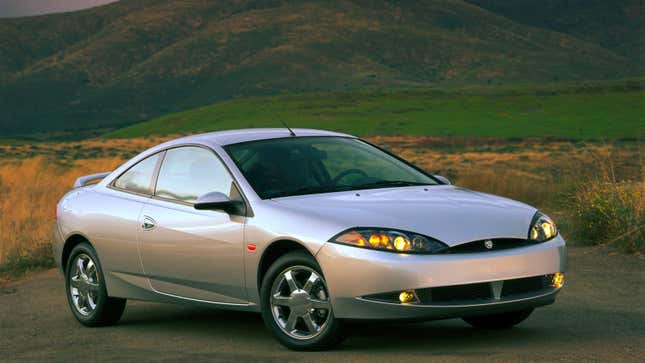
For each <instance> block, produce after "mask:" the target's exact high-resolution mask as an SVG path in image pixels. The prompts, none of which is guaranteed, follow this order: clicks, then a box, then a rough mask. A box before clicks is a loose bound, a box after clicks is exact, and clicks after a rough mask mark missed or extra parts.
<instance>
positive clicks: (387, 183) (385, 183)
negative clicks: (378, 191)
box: [354, 180, 434, 189]
mask: <svg viewBox="0 0 645 363" xmlns="http://www.w3.org/2000/svg"><path fill="white" fill-rule="evenodd" d="M417 185H434V184H430V183H420V182H413V181H406V180H380V181H377V182H373V183H367V184H361V185H355V186H354V189H369V188H380V187H409V186H417Z"/></svg>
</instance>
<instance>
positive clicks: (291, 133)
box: [280, 119, 296, 136]
mask: <svg viewBox="0 0 645 363" xmlns="http://www.w3.org/2000/svg"><path fill="white" fill-rule="evenodd" d="M280 122H281V123H282V125H283V126H284V127H286V128H287V130H289V134H290V135H291V136H296V133H295V132H293V130H292V129H291V128H290V127H289V126H287V123H286V122H284V121H282V119H281V120H280Z"/></svg>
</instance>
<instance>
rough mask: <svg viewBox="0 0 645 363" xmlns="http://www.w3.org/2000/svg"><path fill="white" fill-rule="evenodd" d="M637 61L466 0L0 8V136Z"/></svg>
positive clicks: (568, 74)
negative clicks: (8, 14)
mask: <svg viewBox="0 0 645 363" xmlns="http://www.w3.org/2000/svg"><path fill="white" fill-rule="evenodd" d="M594 29H602V28H601V27H595V28H594ZM637 59H638V58H634V57H632V56H631V54H628V53H626V52H619V51H616V50H615V49H613V48H608V47H605V46H604V45H602V44H596V43H594V42H593V41H589V40H588V39H581V38H579V37H577V36H575V35H570V34H567V33H564V32H555V31H552V30H551V29H546V28H538V27H535V26H532V25H530V24H529V25H527V24H524V23H522V22H520V21H516V20H513V19H511V18H508V17H505V16H503V15H500V14H498V13H496V12H494V11H490V10H486V9H483V8H481V7H478V6H476V5H473V4H471V3H468V2H466V1H462V0H425V1H385V0H381V1H378V0H377V1H373V0H324V1H323V0H298V1H296V0H292V1H289V0H283V1H278V0H270V1H267V0H263V1H260V0H242V1H235V2H231V1H224V0H212V1H203V0H181V1H180V0H122V1H119V2H117V3H113V4H110V5H107V6H103V7H98V8H93V9H88V10H84V11H79V12H74V13H68V14H55V15H47V16H38V17H27V18H18V19H2V20H0V135H2V136H5V137H7V136H11V135H24V134H30V133H34V132H61V131H63V132H64V131H68V132H74V133H77V132H78V131H79V130H93V129H96V128H114V127H117V126H123V125H128V124H132V123H135V122H138V121H143V120H147V119H151V118H153V117H157V116H160V115H163V114H166V113H169V112H177V111H181V110H186V109H190V108H194V107H197V106H203V105H208V104H213V103H215V102H219V101H225V100H231V99H236V98H245V97H255V96H267V95H280V94H297V93H303V92H346V91H353V90H359V89H361V90H364V89H373V90H374V89H391V88H399V87H403V88H410V87H418V86H423V87H428V86H431V85H432V86H437V85H441V86H444V85H450V86H454V85H465V84H480V85H488V84H491V85H499V84H504V85H506V84H511V83H516V82H545V81H546V82H552V81H562V80H584V79H617V78H624V77H633V76H641V75H642V74H643V73H642V71H643V66H642V64H641V63H640V62H638V61H637ZM222 107H226V106H222Z"/></svg>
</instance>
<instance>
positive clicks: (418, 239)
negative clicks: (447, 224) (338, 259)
mask: <svg viewBox="0 0 645 363" xmlns="http://www.w3.org/2000/svg"><path fill="white" fill-rule="evenodd" d="M329 242H335V243H341V244H345V245H350V246H356V247H363V248H371V249H375V250H383V251H391V252H403V253H437V252H440V251H443V250H445V249H447V248H448V246H447V245H446V244H444V243H442V242H439V241H437V240H436V239H433V238H430V237H426V236H422V235H419V234H416V233H411V232H404V231H398V230H391V229H379V228H353V229H350V230H347V231H344V232H342V233H340V234H338V235H336V236H335V237H333V238H332V239H331V240H329Z"/></svg>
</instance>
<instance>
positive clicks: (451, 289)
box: [419, 283, 492, 303]
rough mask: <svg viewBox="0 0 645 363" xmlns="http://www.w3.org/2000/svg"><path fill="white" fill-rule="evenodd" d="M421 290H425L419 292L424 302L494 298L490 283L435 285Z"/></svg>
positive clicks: (420, 298)
mask: <svg viewBox="0 0 645 363" xmlns="http://www.w3.org/2000/svg"><path fill="white" fill-rule="evenodd" d="M419 291H423V292H419V300H421V302H422V303H423V302H426V303H427V302H432V303H449V302H454V301H472V300H488V299H491V298H492V296H491V292H490V284H489V283H481V284H468V285H455V286H443V287H433V288H430V289H421V290H419ZM428 298H429V301H428Z"/></svg>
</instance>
